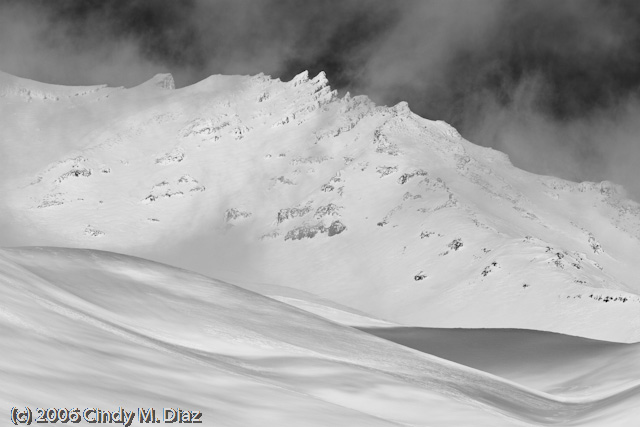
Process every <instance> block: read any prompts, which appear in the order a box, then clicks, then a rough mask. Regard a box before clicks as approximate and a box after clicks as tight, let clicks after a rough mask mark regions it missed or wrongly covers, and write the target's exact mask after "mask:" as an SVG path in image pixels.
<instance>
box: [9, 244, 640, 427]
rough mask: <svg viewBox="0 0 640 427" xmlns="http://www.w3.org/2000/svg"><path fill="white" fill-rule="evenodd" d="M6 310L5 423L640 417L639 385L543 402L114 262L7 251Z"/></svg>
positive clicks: (327, 327) (333, 328) (210, 286)
mask: <svg viewBox="0 0 640 427" xmlns="http://www.w3.org/2000/svg"><path fill="white" fill-rule="evenodd" d="M0 294H2V295H3V298H2V299H0V339H1V340H2V341H1V342H3V343H5V346H4V347H3V352H2V357H1V358H0V373H1V375H2V384H3V387H1V388H0V404H1V405H2V406H3V407H11V406H23V405H30V406H32V407H36V406H40V407H80V408H85V407H96V408H100V409H103V410H116V409H117V408H118V407H119V406H123V407H125V409H128V410H131V409H135V408H138V407H146V408H149V407H154V408H162V407H180V408H183V409H188V410H199V411H202V413H203V425H207V426H213V425H216V426H253V425H256V426H257V425H260V426H263V425H283V426H288V425H291V426H294V425H295V426H300V425H304V426H328V425H336V426H342V425H344V426H347V425H348V426H407V425H412V426H511V425H513V426H526V425H552V424H553V425H584V426H602V425H607V426H630V425H633V424H632V423H633V422H635V421H637V419H638V416H640V405H639V404H638V403H639V399H640V384H638V383H637V382H636V383H635V384H633V383H627V384H624V385H620V384H618V383H612V384H610V385H609V386H607V385H606V384H597V385H598V390H597V393H584V394H583V395H580V396H573V397H566V396H558V395H554V394H550V393H545V392H541V391H538V390H536V389H534V388H530V387H526V386H522V385H518V384H516V383H514V382H511V381H508V380H505V379H502V378H500V377H497V376H494V375H491V374H487V373H484V372H482V371H478V370H475V369H472V368H467V367H465V366H462V365H458V364H456V363H453V362H450V361H446V360H443V359H440V358H438V357H435V356H431V355H428V354H425V353H422V352H419V351H416V350H412V349H409V348H407V347H404V346H400V345H398V344H395V343H392V342H391V341H386V340H383V339H380V338H377V337H375V336H373V335H370V334H367V333H364V332H361V331H358V330H356V329H353V328H350V327H346V326H342V325H339V324H337V323H333V322H331V321H328V320H326V319H324V318H322V317H319V316H316V315H313V314H310V313H308V312H305V311H303V310H299V309H296V308H294V307H291V306H289V305H287V304H283V303H281V302H278V301H275V300H273V299H270V298H267V297H264V296H261V295H259V294H257V293H254V292H251V291H247V290H244V289H242V288H239V287H237V286H234V285H231V284H227V283H224V282H221V281H218V280H214V279H209V278H207V277H204V276H202V275H199V274H195V273H191V272H188V271H185V270H181V269H177V268H173V267H169V266H166V265H162V264H158V263H155V262H151V261H146V260H144V259H140V258H133V257H129V256H124V255H118V254H114V253H107V252H101V251H93V250H79V249H61V248H16V249H1V250H0ZM449 344H450V345H453V344H455V339H453V340H451V341H450V342H449ZM629 348H633V349H634V351H635V353H634V354H630V355H629V357H630V358H636V359H637V356H638V347H637V346H634V347H629ZM620 362H622V363H621V364H620V365H616V364H615V363H612V364H611V366H610V367H609V368H610V369H611V370H616V369H618V370H620V369H624V366H625V365H624V360H621V361H620ZM514 363H516V362H515V361H514ZM597 367H598V366H597V365H594V368H597ZM630 422H631V424H630ZM134 425H136V424H134Z"/></svg>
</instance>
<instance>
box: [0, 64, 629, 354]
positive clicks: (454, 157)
mask: <svg viewBox="0 0 640 427" xmlns="http://www.w3.org/2000/svg"><path fill="white" fill-rule="evenodd" d="M172 87H173V86H172V84H171V79H170V78H169V77H167V76H160V77H156V78H154V79H152V81H150V82H149V83H148V84H144V85H141V86H138V87H136V88H132V89H129V90H113V91H112V92H110V93H109V98H108V99H107V98H106V94H105V97H103V98H99V99H98V98H96V99H87V100H85V101H82V102H79V103H78V104H74V105H75V107H74V108H75V109H73V110H63V109H61V107H60V106H59V105H58V104H56V103H47V102H44V101H34V100H32V101H31V102H26V101H25V100H22V101H20V102H21V103H20V104H19V109H20V111H23V112H24V114H25V115H27V116H29V117H35V114H36V113H37V114H38V117H40V115H43V117H54V118H55V120H53V119H52V120H46V121H43V122H42V124H41V126H42V127H43V129H46V134H47V135H48V136H49V137H50V138H52V139H54V140H55V139H56V137H57V135H59V134H61V129H68V128H71V129H69V130H68V131H67V130H65V132H62V134H63V135H65V136H71V137H72V142H71V143H70V144H72V145H73V147H76V149H75V150H73V151H69V152H67V153H66V154H65V155H64V156H61V157H60V159H59V161H57V162H55V163H51V164H49V165H48V166H44V167H42V168H41V169H40V170H39V172H36V173H33V174H32V173H30V172H29V173H27V172H28V169H27V172H24V173H21V174H18V173H17V174H15V175H16V177H15V180H13V181H12V183H11V186H10V187H11V188H10V189H8V190H6V194H7V199H8V201H7V202H6V203H7V205H8V206H9V209H10V212H11V213H12V214H13V215H14V216H18V215H19V217H20V221H21V222H20V223H19V224H16V225H15V227H14V228H15V229H16V230H18V231H19V232H21V233H22V235H23V236H24V242H25V244H34V243H35V244H54V245H59V246H78V247H91V248H103V249H111V250H117V251H121V252H126V253H131V254H137V255H143V256H146V257H150V258H153V259H157V260H163V261H167V262H170V263H173V264H175V265H180V266H182V267H187V268H191V269H194V270H196V271H200V272H204V273H208V274H210V275H213V276H215V277H220V278H224V279H229V280H234V282H235V283H239V284H243V283H246V284H252V283H253V284H255V283H272V284H279V285H284V286H290V287H295V288H299V289H301V290H304V291H308V292H311V293H314V294H316V295H319V296H321V297H324V298H328V299H330V300H333V301H336V302H338V303H340V304H343V305H346V306H349V307H353V308H355V309H358V310H361V311H364V312H366V313H370V314H372V315H374V316H376V317H378V318H382V319H385V320H388V321H391V322H396V323H399V324H407V325H413V326H437V327H503V328H504V327H508V328H527V329H542V330H549V331H556V332H563V333H568V334H574V335H580V336H584V337H591V338H599V339H605V340H614V341H622V342H635V341H639V340H640V316H638V312H639V310H640V283H639V282H638V281H637V265H638V263H639V262H640V206H638V205H637V204H636V203H634V202H631V201H629V200H626V199H625V197H624V193H623V191H622V189H620V188H618V187H616V186H615V185H612V184H610V183H607V182H602V183H572V182H568V181H564V180H560V179H557V178H553V177H545V176H538V175H533V174H529V173H526V172H524V171H521V170H518V169H517V168H515V167H513V166H512V165H511V164H510V162H509V160H508V158H507V157H506V156H505V155H504V154H502V153H500V152H497V151H494V150H491V149H486V148H481V147H478V146H475V145H473V144H471V143H470V142H468V141H465V140H464V139H462V138H461V136H460V135H459V134H458V133H457V132H456V130H455V129H453V128H452V127H451V126H449V125H447V124H445V123H443V122H438V121H430V120H426V119H423V118H421V117H419V116H416V115H415V114H413V113H411V111H410V110H409V108H408V106H407V105H406V104H405V103H400V104H398V105H396V106H394V107H380V106H376V105H374V104H373V103H372V102H371V101H370V100H369V99H367V98H366V97H362V96H357V97H351V96H349V95H346V96H345V97H343V98H339V97H338V96H337V95H336V92H335V91H332V90H331V88H330V87H329V85H328V83H327V79H326V77H325V75H324V74H323V73H321V74H320V75H318V76H316V77H315V78H310V77H309V76H308V74H307V73H302V74H300V75H298V76H296V77H295V78H294V79H293V80H292V81H290V82H281V81H279V80H272V79H270V78H268V77H265V76H263V75H259V76H254V77H243V76H212V77H210V78H208V79H206V80H204V81H202V82H200V83H198V84H195V85H193V86H190V87H186V88H182V89H174V90H171V88H172ZM167 89H170V90H167ZM96 96H97V95H96ZM5 101H6V100H5V99H2V98H0V102H5ZM6 102H9V101H6ZM11 102H14V103H15V102H17V101H15V100H12V101H11ZM34 111H35V112H34ZM74 111H82V114H83V115H84V116H83V117H85V118H86V120H83V121H82V123H81V124H79V123H78V122H77V121H74V120H75V119H74V118H73V112H74ZM66 117H69V119H70V120H69V121H66V120H62V119H63V118H66ZM11 126H12V125H11V124H10V125H9V128H10V129H11ZM20 126H23V125H19V126H18V129H23V128H24V126H23V127H20ZM74 126H78V129H80V130H74ZM4 132H11V134H12V135H13V138H19V137H20V135H21V134H20V132H19V131H16V130H9V131H4ZM42 132H44V131H42ZM5 141H6V139H5ZM21 142H24V141H23V140H21ZM51 143H52V144H53V145H56V144H57V145H58V146H63V145H64V144H63V143H61V142H55V141H53V142H51ZM24 144H26V145H27V146H30V145H29V141H26V142H24Z"/></svg>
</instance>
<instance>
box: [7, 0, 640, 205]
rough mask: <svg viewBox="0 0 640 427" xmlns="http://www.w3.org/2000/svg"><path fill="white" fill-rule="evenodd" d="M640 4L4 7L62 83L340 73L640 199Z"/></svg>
mask: <svg viewBox="0 0 640 427" xmlns="http://www.w3.org/2000/svg"><path fill="white" fill-rule="evenodd" d="M639 65H640V2H639V1H637V0H629V1H624V0H616V1H604V0H603V1H594V0H563V1H557V0H535V1H534V0H530V1H527V0H519V1H502V0H468V1H467V0H439V1H427V0H424V1H407V0H400V1H391V0H317V1H312V0H297V1H293V0H180V1H175V0H0V69H1V70H3V71H6V72H9V73H12V74H15V75H18V76H21V77H27V78H31V79H34V80H39V81H44V82H49V83H57V84H73V85H85V84H102V83H107V84H109V85H112V86H133V85H136V84H138V83H141V82H142V81H144V80H146V79H148V78H150V77H151V76H152V75H154V74H156V73H158V72H171V73H173V74H174V77H175V79H176V83H177V85H178V86H185V85H188V84H191V83H194V82H196V81H198V80H200V79H202V78H205V77H207V76H209V75H211V74H218V73H226V74H257V73H259V72H264V73H265V74H269V75H271V76H273V77H279V78H281V79H283V80H287V79H290V78H291V77H292V76H293V75H295V74H297V73H299V72H300V71H302V70H305V69H308V70H309V71H310V72H311V73H312V74H316V73H318V72H319V71H321V70H324V71H326V72H327V75H328V77H329V80H330V82H331V83H332V86H333V87H334V88H336V89H340V90H341V91H346V90H349V91H351V93H352V94H366V95H368V96H370V97H371V98H372V99H374V100H375V101H376V102H378V103H381V104H395V103H397V102H399V101H403V100H404V101H407V102H409V105H410V107H411V109H412V110H413V111H414V112H416V113H418V114H420V115H422V116H424V117H427V118H431V119H441V120H445V121H447V122H449V123H451V124H452V125H454V126H455V127H457V128H458V129H459V130H460V132H461V133H462V134H463V135H464V136H465V137H466V138H467V139H469V140H471V141H473V142H476V143H478V144H482V145H486V146H492V147H494V148H498V149H500V150H502V151H505V152H506V153H508V154H509V155H510V156H511V158H512V161H513V162H514V163H515V164H516V165H517V166H519V167H522V168H524V169H527V170H530V171H533V172H538V173H544V174H550V175H556V176H561V177H564V178H569V179H573V180H593V181H599V180H603V179H608V180H612V181H615V182H619V183H622V184H623V185H625V186H626V187H627V188H628V189H629V190H630V191H631V194H632V195H633V196H634V197H635V198H636V199H637V200H640V179H638V178H639V174H638V167H637V165H639V164H640V143H639V142H638V138H639V135H640V120H638V119H637V118H638V116H639V114H640V102H639V96H638V89H639V88H640V72H639V71H640V67H639Z"/></svg>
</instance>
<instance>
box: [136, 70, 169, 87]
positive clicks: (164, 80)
mask: <svg viewBox="0 0 640 427" xmlns="http://www.w3.org/2000/svg"><path fill="white" fill-rule="evenodd" d="M138 87H159V88H161V89H167V90H173V89H175V88H176V85H175V81H174V79H173V75H172V74H171V73H159V74H156V75H155V76H153V77H151V78H150V79H149V80H147V81H146V82H144V83H142V84H141V85H139V86H138Z"/></svg>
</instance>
